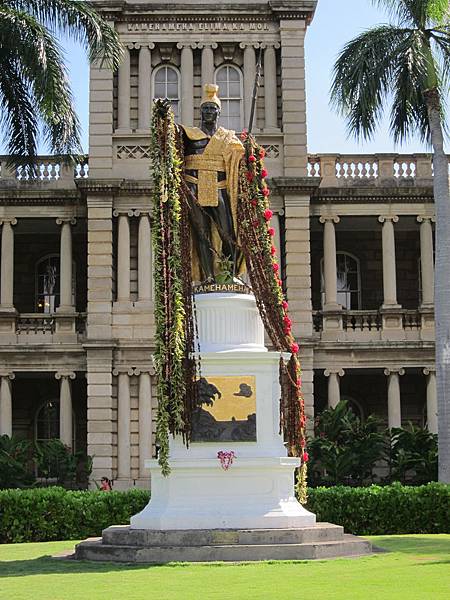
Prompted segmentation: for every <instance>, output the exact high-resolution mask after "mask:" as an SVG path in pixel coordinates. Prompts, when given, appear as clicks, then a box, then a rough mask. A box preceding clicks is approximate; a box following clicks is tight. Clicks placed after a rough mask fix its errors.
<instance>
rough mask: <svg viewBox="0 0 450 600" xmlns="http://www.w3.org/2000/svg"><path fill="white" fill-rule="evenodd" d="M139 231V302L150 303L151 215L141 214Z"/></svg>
mask: <svg viewBox="0 0 450 600" xmlns="http://www.w3.org/2000/svg"><path fill="white" fill-rule="evenodd" d="M136 216H139V230H138V298H139V301H144V302H149V301H150V300H151V290H152V264H151V263H152V255H151V247H152V240H151V233H150V215H149V214H148V213H140V214H137V213H136Z"/></svg>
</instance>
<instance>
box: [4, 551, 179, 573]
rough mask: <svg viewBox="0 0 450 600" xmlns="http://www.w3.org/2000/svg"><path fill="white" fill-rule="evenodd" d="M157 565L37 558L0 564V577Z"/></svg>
mask: <svg viewBox="0 0 450 600" xmlns="http://www.w3.org/2000/svg"><path fill="white" fill-rule="evenodd" d="M183 564H186V565H187V564H188V563H172V564H168V565H164V566H165V567H175V566H177V567H180V566H182V565H183ZM160 566H162V565H157V564H131V563H113V562H94V561H87V560H74V559H69V558H68V559H62V558H54V557H52V556H48V555H46V556H39V557H38V558H33V559H30V560H10V561H4V562H0V578H1V577H23V576H29V575H53V574H55V575H57V574H63V573H111V572H114V571H139V570H142V569H150V568H154V567H160Z"/></svg>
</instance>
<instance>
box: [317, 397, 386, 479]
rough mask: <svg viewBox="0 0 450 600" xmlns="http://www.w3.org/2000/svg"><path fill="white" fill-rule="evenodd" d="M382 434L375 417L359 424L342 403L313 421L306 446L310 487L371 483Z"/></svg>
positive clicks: (384, 439)
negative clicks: (312, 435) (312, 427)
mask: <svg viewBox="0 0 450 600" xmlns="http://www.w3.org/2000/svg"><path fill="white" fill-rule="evenodd" d="M385 441H386V437H385V433H384V431H383V430H382V429H381V422H380V421H379V420H378V419H377V418H376V417H374V416H372V415H371V416H369V417H367V419H366V420H365V421H362V420H361V419H360V418H359V417H358V416H356V415H355V413H354V412H353V411H352V410H351V408H349V406H348V405H347V402H346V401H345V400H342V401H341V402H339V404H338V405H337V406H336V407H335V408H328V409H327V410H324V411H323V412H322V413H321V414H320V415H319V416H318V417H317V419H316V427H315V437H314V438H313V439H312V440H311V441H310V442H309V455H310V464H309V480H310V483H311V484H312V485H317V484H324V485H337V484H352V485H361V484H364V483H367V482H372V479H373V468H374V466H375V464H376V463H377V462H378V461H380V460H381V459H382V458H383V456H384V448H385Z"/></svg>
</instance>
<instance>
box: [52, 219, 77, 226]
mask: <svg viewBox="0 0 450 600" xmlns="http://www.w3.org/2000/svg"><path fill="white" fill-rule="evenodd" d="M65 223H68V224H69V225H76V224H77V220H76V218H75V217H57V219H56V224H57V225H64V224H65Z"/></svg>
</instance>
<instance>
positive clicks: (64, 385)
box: [55, 372, 75, 449]
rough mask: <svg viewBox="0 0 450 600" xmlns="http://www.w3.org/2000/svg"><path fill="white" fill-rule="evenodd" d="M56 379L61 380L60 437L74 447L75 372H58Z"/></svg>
mask: <svg viewBox="0 0 450 600" xmlns="http://www.w3.org/2000/svg"><path fill="white" fill-rule="evenodd" d="M55 377H56V379H59V380H60V382H61V383H60V388H59V439H60V440H61V442H62V443H63V444H64V446H67V447H68V448H70V449H72V432H73V420H72V385H71V383H70V380H71V379H75V373H73V372H58V373H56V374H55Z"/></svg>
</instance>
